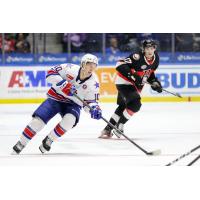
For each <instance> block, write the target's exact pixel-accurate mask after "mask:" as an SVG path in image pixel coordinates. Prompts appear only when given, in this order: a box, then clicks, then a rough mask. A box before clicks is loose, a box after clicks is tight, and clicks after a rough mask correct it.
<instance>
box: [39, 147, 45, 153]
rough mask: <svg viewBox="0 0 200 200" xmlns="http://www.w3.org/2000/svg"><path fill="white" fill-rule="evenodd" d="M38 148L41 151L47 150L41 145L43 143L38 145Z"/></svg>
mask: <svg viewBox="0 0 200 200" xmlns="http://www.w3.org/2000/svg"><path fill="white" fill-rule="evenodd" d="M39 150H40V151H41V153H42V154H43V153H45V152H46V151H47V150H46V149H45V148H44V147H43V145H40V146H39Z"/></svg>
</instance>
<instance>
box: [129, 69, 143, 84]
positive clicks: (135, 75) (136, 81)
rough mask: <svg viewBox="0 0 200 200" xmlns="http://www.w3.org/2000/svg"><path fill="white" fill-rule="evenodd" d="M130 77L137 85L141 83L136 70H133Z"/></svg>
mask: <svg viewBox="0 0 200 200" xmlns="http://www.w3.org/2000/svg"><path fill="white" fill-rule="evenodd" d="M130 78H131V79H132V80H133V81H134V82H135V83H137V84H138V85H141V84H142V78H141V77H140V76H139V75H138V74H137V72H134V73H133V74H131V75H130Z"/></svg>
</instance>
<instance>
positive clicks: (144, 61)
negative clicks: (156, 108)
mask: <svg viewBox="0 0 200 200" xmlns="http://www.w3.org/2000/svg"><path fill="white" fill-rule="evenodd" d="M158 65H159V56H158V54H157V52H156V43H155V41H153V40H151V39H148V40H144V41H143V42H142V50H141V51H139V52H137V53H132V54H131V55H129V56H128V57H127V58H125V59H122V60H119V61H118V63H117V66H116V70H117V77H116V81H115V84H116V88H117V90H118V97H117V104H118V107H117V109H116V110H115V112H114V114H113V115H112V116H111V118H110V123H112V124H113V125H115V126H116V127H117V128H118V129H119V130H120V131H122V132H123V128H124V124H125V123H126V122H127V121H128V120H129V119H130V118H131V117H132V116H133V115H134V114H135V113H136V112H138V111H139V110H140V107H141V105H142V104H141V97H140V93H141V90H142V88H143V86H144V84H145V82H148V83H150V84H151V85H152V86H151V88H152V89H153V90H155V91H157V92H158V93H161V92H162V86H161V84H160V82H159V81H158V79H157V78H156V76H155V74H154V72H155V71H156V69H157V68H158ZM113 131H115V130H113ZM117 135H119V134H117ZM112 136H113V133H112V128H111V127H110V126H109V125H107V126H106V127H105V128H104V129H103V131H102V132H101V135H100V137H99V138H103V139H108V138H111V137H112Z"/></svg>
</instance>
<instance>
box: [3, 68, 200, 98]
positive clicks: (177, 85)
mask: <svg viewBox="0 0 200 200" xmlns="http://www.w3.org/2000/svg"><path fill="white" fill-rule="evenodd" d="M104 68H105V71H106V69H107V73H110V75H112V77H115V78H116V72H115V71H114V69H113V66H112V67H111V66H101V68H100V69H99V70H98V72H97V73H98V76H99V77H100V84H101V87H102V88H103V87H105V88H104V90H106V88H109V89H111V88H115V87H114V79H115V78H114V79H112V80H110V81H109V82H108V83H106V84H105V83H103V81H102V80H104V79H102V78H101V77H102V75H103V73H104V70H103V69H104ZM108 68H112V70H110V71H109V70H108ZM48 69H49V67H45V66H28V67H18V66H17V67H16V66H12V67H11V66H9V67H0V84H1V90H0V99H27V98H34V99H36V98H45V97H46V92H47V90H48V88H49V87H50V85H48V84H47V82H46V79H45V77H46V73H47V70H48ZM156 76H157V77H158V79H159V80H160V81H161V84H162V86H163V87H164V88H165V89H167V90H169V91H172V92H178V93H180V94H181V95H182V96H200V65H161V66H160V67H159V69H158V70H157V72H156ZM108 86H109V87H108ZM113 90H114V89H113ZM102 91H103V90H102ZM104 93H105V91H104ZM110 93H111V92H110V91H108V93H107V94H108V97H109V94H110ZM114 93H116V91H114ZM114 93H113V94H112V96H113V95H115V94H114ZM142 96H143V97H152V96H160V97H161V96H171V95H170V94H168V93H162V94H158V93H156V92H154V91H152V90H151V89H150V87H149V86H145V88H144V90H143V92H142Z"/></svg>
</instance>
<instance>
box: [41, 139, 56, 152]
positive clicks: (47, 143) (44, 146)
mask: <svg viewBox="0 0 200 200" xmlns="http://www.w3.org/2000/svg"><path fill="white" fill-rule="evenodd" d="M52 142H53V141H52V140H51V139H50V138H49V137H48V136H46V137H45V138H44V140H43V141H42V144H41V145H40V146H39V149H40V151H41V152H42V153H45V152H47V151H50V149H51V144H52Z"/></svg>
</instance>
